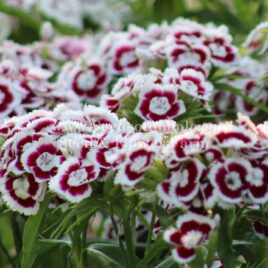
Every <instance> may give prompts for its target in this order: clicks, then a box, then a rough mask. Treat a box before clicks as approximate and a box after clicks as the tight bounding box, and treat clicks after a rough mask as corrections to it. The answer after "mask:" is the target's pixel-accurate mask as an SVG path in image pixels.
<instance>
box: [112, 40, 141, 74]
mask: <svg viewBox="0 0 268 268" xmlns="http://www.w3.org/2000/svg"><path fill="white" fill-rule="evenodd" d="M135 50H136V47H135V46H134V45H133V44H131V43H130V42H122V43H121V42H119V43H118V44H116V46H115V47H114V51H113V58H112V72H113V73H114V74H120V75H121V74H128V73H130V72H133V71H135V70H137V69H138V68H139V66H140V62H139V59H138V57H137V55H136V52H135Z"/></svg>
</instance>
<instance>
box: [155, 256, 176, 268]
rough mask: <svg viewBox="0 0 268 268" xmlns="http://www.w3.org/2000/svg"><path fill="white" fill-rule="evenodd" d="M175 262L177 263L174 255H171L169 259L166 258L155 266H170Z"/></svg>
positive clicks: (158, 267) (157, 267)
mask: <svg viewBox="0 0 268 268" xmlns="http://www.w3.org/2000/svg"><path fill="white" fill-rule="evenodd" d="M173 264H175V261H174V259H173V257H172V256H170V257H168V258H167V259H165V260H164V261H162V262H161V263H159V264H158V265H157V266H156V267H155V268H169V267H171V266H172V265H173Z"/></svg>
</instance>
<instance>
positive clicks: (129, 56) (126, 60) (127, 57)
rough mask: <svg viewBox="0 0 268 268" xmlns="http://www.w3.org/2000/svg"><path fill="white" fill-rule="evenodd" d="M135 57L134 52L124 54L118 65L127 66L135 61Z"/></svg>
mask: <svg viewBox="0 0 268 268" xmlns="http://www.w3.org/2000/svg"><path fill="white" fill-rule="evenodd" d="M136 59H137V57H136V55H135V52H134V51H132V52H128V53H124V54H123V55H122V56H121V58H120V64H121V65H122V66H127V65H128V64H130V63H132V62H134V61H136Z"/></svg>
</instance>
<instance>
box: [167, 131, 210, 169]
mask: <svg viewBox="0 0 268 268" xmlns="http://www.w3.org/2000/svg"><path fill="white" fill-rule="evenodd" d="M209 146H210V140H209V139H208V137H206V136H205V135H204V134H202V133H200V132H199V131H194V130H187V131H184V132H182V133H179V134H177V135H175V136H173V137H172V138H171V139H170V141H169V143H168V144H167V145H166V147H164V148H163V153H164V155H165V157H167V159H171V160H174V161H175V162H181V161H184V160H187V159H189V158H190V157H192V156H193V155H194V154H198V153H201V152H204V151H206V150H208V149H209ZM171 166H172V165H171ZM171 166H170V167H171Z"/></svg>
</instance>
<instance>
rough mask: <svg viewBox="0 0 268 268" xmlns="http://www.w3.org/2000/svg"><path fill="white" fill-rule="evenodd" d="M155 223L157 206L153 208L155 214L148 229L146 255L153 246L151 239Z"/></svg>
mask: <svg viewBox="0 0 268 268" xmlns="http://www.w3.org/2000/svg"><path fill="white" fill-rule="evenodd" d="M154 223H155V207H154V210H153V215H152V218H151V223H150V228H149V230H148V236H147V241H146V249H145V255H146V254H147V253H148V251H149V249H150V246H151V241H152V235H153V229H154Z"/></svg>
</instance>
